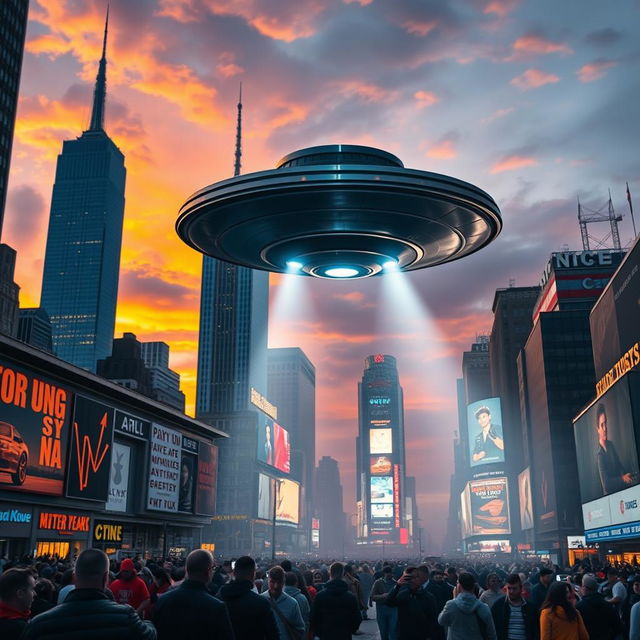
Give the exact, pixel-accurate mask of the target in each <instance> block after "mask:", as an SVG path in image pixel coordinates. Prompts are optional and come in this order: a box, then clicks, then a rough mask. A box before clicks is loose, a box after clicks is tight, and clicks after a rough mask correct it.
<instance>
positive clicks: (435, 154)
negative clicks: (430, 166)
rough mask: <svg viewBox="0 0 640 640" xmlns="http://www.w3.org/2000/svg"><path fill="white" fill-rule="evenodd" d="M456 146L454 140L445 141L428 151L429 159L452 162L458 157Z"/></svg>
mask: <svg viewBox="0 0 640 640" xmlns="http://www.w3.org/2000/svg"><path fill="white" fill-rule="evenodd" d="M457 155H458V152H457V151H456V148H455V145H454V143H453V141H452V140H443V141H442V142H439V143H438V144H436V145H434V146H433V147H430V148H429V150H428V151H427V158H437V159H439V160H451V158H455V157H457Z"/></svg>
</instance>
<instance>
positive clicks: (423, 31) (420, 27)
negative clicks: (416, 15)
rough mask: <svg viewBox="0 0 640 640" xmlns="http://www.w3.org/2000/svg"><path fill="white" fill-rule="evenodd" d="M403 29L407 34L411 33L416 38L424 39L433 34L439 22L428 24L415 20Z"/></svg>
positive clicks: (404, 25) (431, 21) (433, 21)
mask: <svg viewBox="0 0 640 640" xmlns="http://www.w3.org/2000/svg"><path fill="white" fill-rule="evenodd" d="M402 26H403V28H404V29H405V30H406V31H407V33H411V34H412V35H414V36H420V37H424V36H426V35H428V34H429V33H431V32H432V31H433V30H434V29H435V28H436V27H437V26H438V21H437V20H428V21H426V22H418V21H415V20H411V21H409V22H405V23H403V25H402Z"/></svg>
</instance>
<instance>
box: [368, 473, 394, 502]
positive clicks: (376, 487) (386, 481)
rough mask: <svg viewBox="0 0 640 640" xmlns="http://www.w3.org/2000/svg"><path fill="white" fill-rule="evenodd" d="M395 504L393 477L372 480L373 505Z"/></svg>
mask: <svg viewBox="0 0 640 640" xmlns="http://www.w3.org/2000/svg"><path fill="white" fill-rule="evenodd" d="M384 502H393V478H392V477H391V476H384V477H374V478H371V504H380V503H384Z"/></svg>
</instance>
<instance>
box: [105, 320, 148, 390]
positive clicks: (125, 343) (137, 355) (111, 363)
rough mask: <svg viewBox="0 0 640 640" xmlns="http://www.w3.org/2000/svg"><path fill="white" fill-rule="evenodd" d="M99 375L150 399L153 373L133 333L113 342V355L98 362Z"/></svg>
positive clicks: (127, 333) (125, 334) (124, 334)
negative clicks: (147, 365)
mask: <svg viewBox="0 0 640 640" xmlns="http://www.w3.org/2000/svg"><path fill="white" fill-rule="evenodd" d="M97 370H98V375H99V376H102V377H103V378H107V380H111V381H112V382H115V383H116V384H119V385H121V386H123V387H126V388H127V389H132V390H133V391H137V392H138V393H141V394H142V395H143V396H147V397H149V398H151V397H153V395H152V389H151V372H150V371H149V369H147V367H146V365H145V363H144V360H143V359H142V344H141V343H140V341H139V340H138V339H137V338H136V336H135V335H134V334H133V333H129V332H126V333H123V334H122V338H115V339H114V340H113V349H112V350H111V355H110V356H108V357H106V358H105V359H104V360H98V363H97Z"/></svg>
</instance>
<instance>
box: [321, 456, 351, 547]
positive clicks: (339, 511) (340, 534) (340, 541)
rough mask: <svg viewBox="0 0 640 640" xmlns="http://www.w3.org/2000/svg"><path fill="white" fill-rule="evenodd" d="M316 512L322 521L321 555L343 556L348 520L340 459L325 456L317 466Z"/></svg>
mask: <svg viewBox="0 0 640 640" xmlns="http://www.w3.org/2000/svg"><path fill="white" fill-rule="evenodd" d="M314 495H315V513H316V517H317V519H318V520H319V521H320V541H319V543H320V555H323V556H325V557H327V556H332V555H339V556H340V557H342V555H343V553H344V546H345V533H346V520H345V513H344V506H343V492H342V484H341V481H340V469H339V467H338V461H337V460H335V459H334V458H331V457H330V456H323V457H322V458H320V460H319V462H318V466H317V468H316V486H315V493H314Z"/></svg>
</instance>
